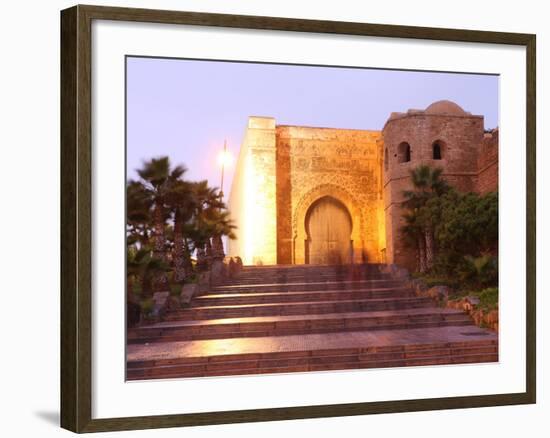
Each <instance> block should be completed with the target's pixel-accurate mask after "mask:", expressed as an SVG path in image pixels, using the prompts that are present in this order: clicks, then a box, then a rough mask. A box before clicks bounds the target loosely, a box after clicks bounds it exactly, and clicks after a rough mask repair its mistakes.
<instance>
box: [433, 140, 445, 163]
mask: <svg viewBox="0 0 550 438" xmlns="http://www.w3.org/2000/svg"><path fill="white" fill-rule="evenodd" d="M443 146H444V145H443V142H442V141H441V140H437V141H434V143H433V144H432V158H433V159H434V160H441V159H443Z"/></svg>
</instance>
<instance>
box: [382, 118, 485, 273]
mask: <svg viewBox="0 0 550 438" xmlns="http://www.w3.org/2000/svg"><path fill="white" fill-rule="evenodd" d="M383 135H384V154H385V153H386V152H385V150H386V149H387V154H388V163H387V165H386V164H384V209H385V218H386V241H387V242H386V243H387V248H388V250H387V262H388V263H397V264H400V265H402V266H405V267H408V268H411V269H412V268H414V267H415V264H416V256H415V253H414V251H413V250H412V249H411V248H409V246H408V245H407V242H406V240H405V236H404V235H403V233H402V231H401V229H402V227H403V225H405V221H404V219H403V211H402V208H401V203H402V202H403V200H404V198H403V191H405V190H411V189H412V183H411V179H410V171H411V170H412V169H414V168H416V167H418V166H419V165H421V164H427V165H429V166H431V167H439V168H442V169H443V173H442V175H443V178H444V179H445V180H447V181H448V182H449V183H450V184H451V185H452V186H454V187H456V188H457V189H458V190H460V191H463V192H472V191H476V189H477V175H478V151H479V145H480V144H481V143H482V141H483V117H482V116H474V115H470V114H468V113H464V114H462V115H449V114H427V113H426V112H424V111H412V112H409V113H406V114H402V115H398V116H397V117H396V116H393V117H391V118H390V119H389V120H388V121H387V122H386V125H385V126H384V130H383ZM437 140H438V141H440V142H441V145H442V159H440V160H435V159H434V158H433V148H432V146H433V143H434V142H435V141H437ZM402 142H407V143H408V144H409V145H410V148H411V160H410V161H409V162H399V159H398V157H399V145H400V144H401V143H402Z"/></svg>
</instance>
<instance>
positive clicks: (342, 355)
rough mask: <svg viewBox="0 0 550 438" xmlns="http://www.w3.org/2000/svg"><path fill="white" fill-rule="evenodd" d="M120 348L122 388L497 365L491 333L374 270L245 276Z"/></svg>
mask: <svg viewBox="0 0 550 438" xmlns="http://www.w3.org/2000/svg"><path fill="white" fill-rule="evenodd" d="M127 341H128V348H127V360H128V361H127V378H128V379H129V380H139V379H152V378H173V377H197V376H217V375H237V374H256V373H278V372H296V371H320V370H339V369H357V368H373V367H376V368H378V367H395V366H417V365H438V364H451V363H474V362H494V361H497V360H498V339H497V335H496V334H495V333H493V332H490V331H488V330H484V329H480V328H478V327H476V326H474V325H473V322H472V320H471V319H470V318H469V316H468V315H466V314H465V313H464V312H462V311H459V310H453V309H442V308H439V307H436V306H435V304H434V302H433V301H431V300H430V299H429V298H424V297H417V296H415V294H414V292H413V291H412V290H411V289H410V287H408V285H407V283H406V282H405V281H403V280H397V279H395V278H392V277H391V276H390V275H389V274H386V273H384V272H383V270H382V269H381V265H376V264H368V265H349V266H311V265H294V266H261V267H244V268H243V270H242V272H241V273H240V274H239V275H238V276H237V277H235V278H233V279H231V280H229V281H227V282H226V283H224V284H223V285H219V286H216V287H213V288H212V289H211V291H210V292H209V293H208V294H205V295H202V296H198V297H195V298H194V299H193V301H192V304H191V306H190V307H188V308H185V309H181V310H175V311H171V312H170V313H168V314H167V315H166V317H165V318H164V321H163V322H160V323H155V324H151V325H146V326H141V327H137V328H133V329H131V330H129V331H128V337H127Z"/></svg>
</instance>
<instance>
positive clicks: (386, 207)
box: [228, 101, 498, 267]
mask: <svg viewBox="0 0 550 438" xmlns="http://www.w3.org/2000/svg"><path fill="white" fill-rule="evenodd" d="M434 148H437V149H438V150H437V151H436V152H434ZM407 149H408V150H407ZM419 164H430V165H433V166H438V167H441V168H443V176H444V177H445V178H446V179H447V180H448V181H449V182H451V184H453V185H455V186H456V187H457V188H458V189H460V190H464V191H480V192H484V193H485V192H488V191H492V190H496V189H497V185H498V131H493V132H491V133H484V130H483V117H482V116H474V115H471V114H469V113H466V112H465V111H463V110H462V109H461V108H460V107H459V106H458V105H456V104H454V103H452V102H448V101H441V102H436V103H434V104H432V105H430V107H428V108H427V109H426V110H424V111H419V110H409V111H408V112H406V113H392V115H391V116H390V118H389V119H388V121H387V122H386V124H385V126H384V129H383V130H382V131H368V130H352V129H333V128H317V127H305V126H284V125H276V123H275V119H273V118H270V117H250V118H249V120H248V126H247V129H246V133H245V137H244V140H243V144H242V145H241V149H240V152H239V158H238V160H237V168H236V169H235V177H234V180H233V185H232V188H231V194H230V197H229V210H230V212H231V215H232V218H233V220H234V221H235V224H236V225H237V232H236V234H237V239H235V240H233V241H230V242H229V244H228V254H229V255H232V256H240V257H241V258H242V259H243V263H244V264H247V265H249V264H303V263H334V262H341V263H348V262H354V263H360V262H382V263H383V262H388V263H398V264H402V265H404V266H409V267H412V266H413V265H414V260H413V258H411V257H412V254H411V252H410V251H409V250H408V249H407V248H406V246H405V244H404V240H403V237H402V235H401V231H400V227H401V225H402V219H401V213H402V211H401V202H402V200H403V199H402V191H403V190H406V189H410V188H411V182H410V177H409V171H410V170H411V169H412V168H414V167H416V166H417V165H419ZM323 215H324V216H323ZM336 222H338V223H339V224H340V225H338V224H336ZM335 226H340V229H341V230H343V231H341V232H340V233H336V234H335V233H334V232H333V231H331V230H330V228H331V227H332V228H334V227H335ZM334 256H337V259H335V258H334Z"/></svg>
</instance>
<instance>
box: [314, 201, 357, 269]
mask: <svg viewBox="0 0 550 438" xmlns="http://www.w3.org/2000/svg"><path fill="white" fill-rule="evenodd" d="M305 228H306V234H307V240H306V263H309V264H343V263H350V261H351V260H352V258H353V253H352V251H353V250H352V248H353V242H352V240H351V231H352V228H353V227H352V219H351V215H350V213H349V211H348V209H347V208H346V206H345V205H344V204H343V203H342V202H340V201H339V200H337V199H336V198H333V197H332V196H325V197H322V198H320V199H318V200H317V201H315V202H314V203H313V204H312V205H311V207H310V208H309V209H308V211H307V214H306V218H305Z"/></svg>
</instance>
